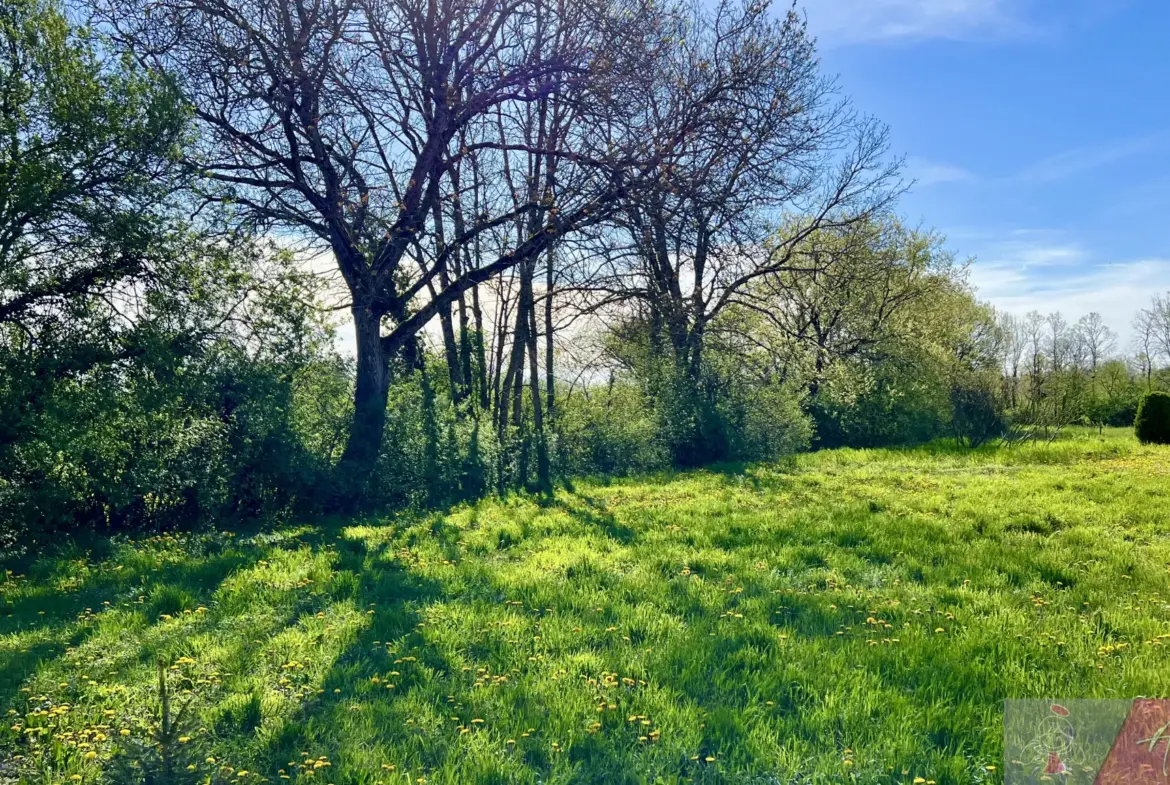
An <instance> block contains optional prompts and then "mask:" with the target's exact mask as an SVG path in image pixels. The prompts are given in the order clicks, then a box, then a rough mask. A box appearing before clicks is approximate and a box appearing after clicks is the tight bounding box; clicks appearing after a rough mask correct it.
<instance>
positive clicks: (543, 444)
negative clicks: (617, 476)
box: [525, 263, 552, 492]
mask: <svg viewBox="0 0 1170 785" xmlns="http://www.w3.org/2000/svg"><path fill="white" fill-rule="evenodd" d="M533 266H535V263H533ZM533 272H535V270H533ZM531 278H532V276H531V275H530V276H529V284H528V291H527V294H528V302H527V303H526V304H525V305H526V308H525V310H526V311H527V312H528V376H529V378H530V382H531V385H532V428H533V431H534V432H535V434H534V435H535V436H536V486H537V490H539V491H541V492H547V491H548V490H549V489H551V488H552V478H551V477H550V471H549V464H548V442H547V441H546V439H545V433H544V413H543V411H542V409H543V408H544V407H543V406H542V405H541V401H540V371H539V368H538V367H537V363H538V359H539V357H540V355H539V353H538V352H537V343H538V341H537V335H536V301H535V298H534V297H533V293H532V283H531Z"/></svg>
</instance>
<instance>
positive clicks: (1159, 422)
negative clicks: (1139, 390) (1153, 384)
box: [1133, 392, 1170, 444]
mask: <svg viewBox="0 0 1170 785" xmlns="http://www.w3.org/2000/svg"><path fill="white" fill-rule="evenodd" d="M1133 429H1134V432H1135V433H1136V434H1137V437H1138V441H1140V442H1141V443H1142V444H1170V393H1164V392H1150V393H1146V394H1145V395H1143V396H1142V399H1141V401H1140V402H1139V403H1138V409H1137V418H1136V419H1135V420H1134V423H1133Z"/></svg>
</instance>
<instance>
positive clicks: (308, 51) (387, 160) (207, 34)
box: [102, 0, 686, 481]
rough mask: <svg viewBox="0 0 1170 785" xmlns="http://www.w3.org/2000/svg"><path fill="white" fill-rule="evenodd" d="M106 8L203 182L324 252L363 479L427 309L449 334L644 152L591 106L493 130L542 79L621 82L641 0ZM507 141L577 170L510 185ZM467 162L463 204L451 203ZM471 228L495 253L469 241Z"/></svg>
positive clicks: (228, 0)
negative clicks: (350, 354)
mask: <svg viewBox="0 0 1170 785" xmlns="http://www.w3.org/2000/svg"><path fill="white" fill-rule="evenodd" d="M102 19H103V21H104V22H105V23H106V24H107V25H108V27H109V29H110V31H111V32H112V34H113V38H114V40H115V41H116V42H117V43H119V44H120V45H122V46H124V47H125V48H127V49H128V50H129V51H131V52H132V53H134V55H135V56H137V57H138V58H139V59H140V60H141V61H143V62H144V63H146V64H148V65H150V66H151V67H153V68H158V69H160V70H164V71H166V72H167V73H169V74H170V75H171V76H172V77H173V78H174V80H175V81H176V83H177V84H178V85H179V87H180V89H181V90H182V91H183V93H184V94H185V96H186V97H187V99H188V100H189V102H190V104H191V106H192V109H193V112H194V117H195V122H196V124H197V126H198V129H199V134H198V137H197V138H198V141H197V143H196V145H195V148H194V150H193V151H192V152H191V154H190V156H189V159H188V161H187V163H188V165H189V166H190V167H191V169H192V170H193V171H195V172H197V173H199V174H200V175H202V176H203V177H204V178H205V183H206V184H207V187H206V188H205V190H204V192H203V194H202V195H203V196H204V197H205V198H207V199H209V200H215V201H220V202H225V203H230V204H231V205H233V206H234V207H235V209H236V210H237V213H238V214H239V216H240V217H241V218H242V219H243V220H246V221H248V222H251V223H253V224H255V225H257V226H260V227H263V228H265V229H268V230H271V231H278V232H284V233H290V232H291V233H293V234H294V235H295V236H297V237H301V238H307V239H309V240H310V241H312V242H314V243H317V244H320V245H322V246H324V247H326V248H328V249H329V251H331V252H332V255H333V257H334V259H335V261H336V264H337V268H338V270H339V272H340V274H341V277H342V278H343V279H344V282H345V284H346V286H347V288H348V290H349V293H350V296H351V311H352V315H353V320H354V328H355V334H356V345H357V384H356V390H355V397H354V409H355V413H354V419H353V425H352V429H351V432H350V435H349V440H348V443H347V446H346V449H345V452H344V454H343V457H342V459H341V466H340V467H339V468H340V469H341V472H340V473H339V474H340V475H341V476H345V477H351V478H354V479H356V480H358V481H362V480H363V478H364V477H365V476H367V474H368V472H369V470H370V467H371V466H372V464H373V460H374V458H375V456H376V454H377V451H378V449H379V445H380V442H381V435H382V427H383V423H384V419H385V409H386V397H387V390H388V386H389V377H390V363H391V359H392V358H393V357H395V356H396V355H398V354H399V353H400V352H406V354H407V355H408V358H407V359H408V362H411V361H412V360H411V359H410V355H412V354H413V351H414V350H413V347H414V341H415V336H416V335H417V334H418V333H419V331H420V330H421V329H422V328H423V327H424V326H425V325H426V324H427V323H428V322H429V321H430V320H431V319H432V318H434V317H436V316H439V317H440V318H441V319H442V322H443V327H444V334H445V344H446V348H448V349H450V348H451V343H452V340H451V338H452V336H451V333H452V332H453V330H452V328H451V325H450V318H451V317H450V309H451V307H452V306H456V305H458V303H460V298H461V297H462V296H463V295H464V293H466V292H468V291H469V290H473V289H474V288H475V287H476V286H477V285H478V284H480V283H482V282H484V281H487V280H489V279H490V278H491V277H493V276H495V275H497V274H499V273H501V272H503V271H505V270H509V269H511V268H512V267H514V266H516V265H519V264H521V263H527V262H528V261H529V260H532V259H534V258H537V257H538V256H539V255H540V254H542V253H544V252H545V251H546V250H547V249H548V248H549V247H551V246H552V245H553V244H554V243H555V242H556V241H557V240H558V239H559V238H561V237H563V236H564V235H565V234H566V233H570V232H572V231H574V230H577V229H579V228H581V227H582V226H586V225H589V224H591V223H595V222H597V221H600V220H601V219H602V218H603V217H604V215H605V213H606V206H607V205H609V204H613V203H616V202H617V200H619V199H620V198H622V197H623V196H624V195H625V193H626V190H627V189H628V187H629V180H630V178H631V177H634V178H636V177H637V176H638V173H637V171H636V170H637V166H636V165H635V163H634V162H635V161H639V162H642V163H643V164H644V167H649V169H650V170H651V171H653V170H654V169H656V167H657V164H658V160H657V159H654V158H653V156H651V160H650V162H649V163H648V164H645V162H644V161H643V159H639V158H636V155H638V154H641V153H643V152H645V151H646V149H647V145H648V142H647V141H646V138H645V134H642V133H638V134H634V135H630V134H626V135H624V136H623V132H624V131H626V130H628V129H629V126H628V125H626V126H622V125H620V124H615V123H608V124H607V123H605V122H598V121H597V118H591V120H592V121H591V122H581V123H578V124H576V125H575V126H573V129H572V131H571V132H566V133H563V134H562V135H560V136H559V137H558V138H557V139H556V140H552V139H543V140H536V141H534V140H530V139H525V138H523V137H521V138H516V137H514V136H511V135H508V136H506V137H505V138H501V137H500V136H499V135H498V134H497V132H496V130H497V128H498V123H497V119H498V118H499V117H501V116H502V117H506V118H510V117H514V116H516V115H523V114H525V113H526V112H528V111H529V109H530V107H531V106H532V105H533V104H534V103H537V102H540V101H542V100H543V99H545V98H547V97H548V96H549V95H551V94H556V95H557V96H559V99H560V100H561V101H563V102H564V103H565V104H568V105H573V106H579V107H595V108H597V109H598V111H604V110H605V108H606V107H608V106H610V105H611V104H612V103H621V102H624V101H626V100H627V99H628V98H629V95H628V94H627V91H631V90H634V89H635V87H634V80H632V79H631V78H629V77H630V75H631V74H635V75H636V74H641V73H643V72H644V70H645V59H646V57H647V55H646V53H647V51H648V48H649V47H648V45H647V43H646V42H647V41H651V42H652V44H653V43H654V42H655V41H656V39H654V35H655V32H656V30H657V27H656V25H655V23H654V21H653V19H651V18H650V16H649V14H648V12H647V10H646V7H644V6H643V5H642V4H640V3H639V2H637V0H631V2H628V3H624V2H621V1H620V0H586V1H585V2H573V3H569V2H563V1H562V2H556V1H555V0H553V1H550V0H509V2H495V1H494V0H493V1H492V2H484V3H468V2H461V1H460V0H435V1H431V0H425V1H424V0H242V1H238V0H109V1H108V2H107V3H106V4H105V6H104V7H103V14H102ZM536 39H539V40H541V41H542V42H543V43H542V45H540V46H533V45H524V42H530V41H533V40H536ZM679 125H680V127H682V126H685V125H686V120H685V119H684V120H683V121H681V122H680V124H679ZM631 139H634V140H636V141H635V142H634V144H633V145H630V144H627V142H629V141H630V140H631ZM541 144H544V145H547V146H546V147H544V148H541V147H540V145H541ZM650 147H651V149H652V148H653V145H652V144H650ZM663 149H665V150H668V149H669V148H663ZM509 151H515V152H517V153H523V154H525V155H530V156H531V155H535V156H539V157H543V158H545V159H556V160H558V161H560V162H561V165H560V171H559V173H558V180H557V182H558V183H559V182H562V181H567V180H572V181H573V185H574V188H573V189H572V190H569V189H567V188H557V187H553V188H548V189H545V190H544V191H538V192H535V193H534V192H533V190H532V189H530V188H526V189H524V192H523V193H522V194H521V198H519V199H513V198H511V197H512V194H510V193H508V192H507V190H506V189H505V188H503V187H502V182H503V180H502V168H503V165H504V160H505V156H504V154H505V153H507V152H509ZM468 168H473V169H475V170H477V171H475V172H474V177H475V179H476V181H477V182H476V185H477V186H478V189H479V193H478V196H479V197H480V198H479V200H478V204H477V205H475V208H474V209H473V210H468V209H467V207H466V205H464V204H463V203H462V197H463V196H465V195H466V193H467V192H466V190H465V181H466V170H467V169H468ZM572 169H575V170H576V171H575V173H573V174H572V175H571V174H570V172H569V171H568V170H572ZM548 184H549V183H547V182H546V185H548ZM452 204H458V205H459V206H460V208H461V209H458V210H455V209H452V207H451V205H452ZM457 224H458V225H457ZM518 226H523V231H519V232H499V231H496V230H498V229H501V228H505V227H506V228H509V229H514V228H516V227H518ZM489 239H490V240H491V242H488V241H489ZM472 248H474V249H475V250H476V251H479V252H481V253H490V254H491V256H490V258H488V259H475V260H471V259H470V258H469V257H470V250H471V249H472ZM450 364H451V365H452V368H453V370H452V373H458V372H457V371H456V370H454V369H455V368H456V367H459V366H461V363H459V362H458V361H457V358H455V357H451V358H450ZM455 381H456V383H457V386H458V385H459V384H461V383H462V379H461V378H459V376H458V375H457V376H456V377H455Z"/></svg>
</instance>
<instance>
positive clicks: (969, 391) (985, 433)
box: [951, 384, 1007, 448]
mask: <svg viewBox="0 0 1170 785" xmlns="http://www.w3.org/2000/svg"><path fill="white" fill-rule="evenodd" d="M951 407H952V412H951V428H952V430H954V432H955V438H957V439H958V440H959V443H960V444H963V445H964V446H966V447H972V448H974V447H978V446H980V445H981V444H986V443H987V442H989V441H991V440H992V439H995V438H997V437H999V436H1002V435H1003V434H1004V432H1005V431H1006V430H1007V425H1006V424H1005V423H1004V420H1003V417H1002V415H1001V414H1000V406H999V400H998V398H997V397H996V394H995V391H994V390H993V389H992V388H991V387H990V386H989V385H987V384H957V385H955V387H954V388H953V389H952V390H951Z"/></svg>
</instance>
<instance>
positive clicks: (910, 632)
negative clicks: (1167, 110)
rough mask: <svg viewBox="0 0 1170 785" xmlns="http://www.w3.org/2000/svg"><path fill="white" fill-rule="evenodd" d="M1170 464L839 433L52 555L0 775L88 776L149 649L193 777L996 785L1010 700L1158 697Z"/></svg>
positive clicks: (137, 697)
mask: <svg viewBox="0 0 1170 785" xmlns="http://www.w3.org/2000/svg"><path fill="white" fill-rule="evenodd" d="M1168 463H1170V452H1168V451H1167V450H1166V449H1165V448H1154V447H1139V446H1138V445H1137V443H1136V442H1135V441H1134V440H1132V438H1131V437H1129V436H1128V435H1127V434H1125V433H1122V432H1107V433H1106V434H1105V436H1104V437H1100V438H1099V437H1098V436H1097V435H1096V434H1091V433H1088V432H1086V433H1082V434H1078V435H1077V436H1076V437H1075V438H1069V439H1065V440H1062V441H1058V442H1056V443H1054V444H1052V445H1030V446H1022V447H1015V448H1010V449H992V448H982V449H980V450H976V451H973V452H968V451H964V450H958V449H954V448H953V447H950V446H947V445H945V444H940V445H930V446H927V447H922V448H914V449H900V450H872V451H862V450H839V451H834V452H823V453H816V454H809V455H801V456H798V457H796V458H794V459H792V460H790V461H787V462H785V463H783V464H780V465H775V466H751V467H746V468H736V467H727V468H724V469H721V470H711V471H697V472H691V473H684V474H678V475H670V476H662V477H655V478H649V479H630V480H616V481H609V482H589V483H577V484H576V485H575V488H574V490H572V491H568V490H562V491H560V492H558V493H557V494H556V495H555V497H554V498H552V499H549V500H544V501H540V500H535V499H527V498H522V497H513V498H510V499H507V500H503V501H488V502H483V503H481V504H478V505H475V506H470V507H464V508H460V509H457V510H453V511H451V512H449V513H447V514H431V515H424V516H417V517H411V516H399V517H395V518H391V519H385V520H363V521H333V522H325V523H321V524H318V525H313V526H304V527H301V528H299V529H282V530H279V531H275V532H261V533H247V532H239V533H235V534H229V533H226V532H216V533H207V534H190V535H172V536H166V537H155V538H146V539H137V540H125V539H121V540H117V541H114V542H111V543H109V544H107V545H104V546H103V547H102V548H100V549H96V548H95V550H94V551H93V552H82V551H80V550H77V549H74V551H72V552H69V553H65V554H62V555H59V556H45V557H43V558H42V559H40V560H39V561H37V562H36V563H35V564H32V565H31V566H29V567H28V568H27V570H26V571H25V574H24V575H22V576H17V575H8V576H7V577H6V579H5V581H4V583H3V584H2V595H0V596H2V598H3V599H2V600H0V666H2V670H0V674H2V675H0V712H3V713H5V714H7V715H8V716H6V717H4V718H3V719H4V722H3V723H2V724H0V781H4V779H5V778H8V779H12V780H16V781H25V782H36V783H60V782H67V781H70V778H72V777H75V776H76V777H81V781H82V782H92V781H99V778H100V777H101V776H102V774H101V772H102V771H103V770H104V769H108V764H109V759H110V756H111V755H112V754H113V752H114V750H115V749H116V748H117V746H118V744H119V740H120V739H124V738H126V736H124V735H123V732H125V733H126V734H127V735H128V736H130V737H131V738H139V737H141V736H142V735H143V734H145V733H147V732H148V729H149V727H150V723H151V722H152V721H154V712H155V710H156V709H155V703H156V700H155V694H156V692H157V690H156V688H155V682H156V673H155V668H156V663H157V661H159V660H160V659H161V660H162V661H163V662H164V664H165V667H166V669H167V674H168V678H169V679H170V683H171V684H173V685H174V688H175V689H176V690H177V691H178V694H180V695H183V696H190V697H191V698H192V700H193V701H194V702H193V704H192V706H193V709H194V710H195V711H196V713H197V716H198V723H197V727H196V728H195V730H194V731H193V735H192V736H191V737H190V738H189V739H188V742H185V743H188V744H192V745H198V747H199V749H200V751H201V757H200V760H203V761H204V763H202V764H200V766H201V767H202V768H201V769H200V772H199V774H200V775H201V776H203V777H218V778H220V779H219V780H213V781H223V782H233V781H238V782H252V781H256V782H259V781H261V780H267V781H269V782H277V781H293V782H303V783H310V782H312V783H316V782H322V783H330V782H331V783H335V785H342V784H343V783H355V784H356V783H363V784H365V783H377V782H382V783H406V782H411V783H415V784H416V785H418V783H419V781H420V779H421V780H422V781H423V782H425V783H451V784H452V785H454V784H455V783H460V784H462V783H476V782H480V783H494V782H500V783H504V782H518V783H537V782H566V783H567V782H574V783H577V782H599V783H600V782H605V783H613V782H619V783H620V782H631V783H633V782H709V783H715V782H728V783H732V782H744V783H748V782H752V783H755V782H784V783H787V782H826V783H829V782H858V783H912V782H914V781H915V780H916V778H921V779H922V780H923V781H925V782H929V781H931V780H933V781H935V782H936V783H970V782H998V781H1000V780H999V777H1000V776H1001V774H1000V772H1001V771H1002V760H1001V757H1002V712H1003V703H1002V702H1003V700H1004V699H1005V698H1008V697H1044V696H1062V697H1131V696H1136V695H1148V696H1164V695H1166V694H1167V693H1168V692H1170V672H1168V671H1167V670H1166V668H1165V667H1164V662H1165V653H1166V651H1167V649H1166V646H1167V645H1170V572H1168V569H1167V568H1168V565H1170V542H1168V540H1167V534H1168V532H1170V484H1168V483H1167V481H1166V468H1167V465H1168ZM183 699H184V700H185V699H186V697H184V698H183ZM208 761H213V762H208ZM229 767H230V770H229ZM241 771H243V772H247V773H246V774H240V772H241ZM286 778H287V779H286Z"/></svg>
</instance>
